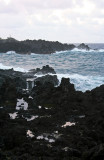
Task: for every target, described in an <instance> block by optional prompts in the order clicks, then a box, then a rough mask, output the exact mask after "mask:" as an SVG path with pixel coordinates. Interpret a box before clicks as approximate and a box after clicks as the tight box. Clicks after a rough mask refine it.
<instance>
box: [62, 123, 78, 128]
mask: <svg viewBox="0 0 104 160" xmlns="http://www.w3.org/2000/svg"><path fill="white" fill-rule="evenodd" d="M74 125H75V123H71V122H66V123H65V124H64V125H62V127H64V128H66V127H67V126H69V127H70V126H74Z"/></svg>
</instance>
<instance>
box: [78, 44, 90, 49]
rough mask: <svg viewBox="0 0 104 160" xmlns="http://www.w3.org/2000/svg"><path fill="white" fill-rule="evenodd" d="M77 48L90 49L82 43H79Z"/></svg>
mask: <svg viewBox="0 0 104 160" xmlns="http://www.w3.org/2000/svg"><path fill="white" fill-rule="evenodd" d="M77 48H78V49H85V50H87V51H89V50H90V47H89V46H88V45H85V44H84V43H81V44H80V45H79V46H78V47H77Z"/></svg>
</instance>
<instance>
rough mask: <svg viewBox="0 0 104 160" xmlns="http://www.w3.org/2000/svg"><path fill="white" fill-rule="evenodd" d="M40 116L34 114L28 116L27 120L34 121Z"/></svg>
mask: <svg viewBox="0 0 104 160" xmlns="http://www.w3.org/2000/svg"><path fill="white" fill-rule="evenodd" d="M38 117H39V116H38V115H37V116H32V117H31V118H26V119H27V121H32V120H34V119H36V118H38Z"/></svg>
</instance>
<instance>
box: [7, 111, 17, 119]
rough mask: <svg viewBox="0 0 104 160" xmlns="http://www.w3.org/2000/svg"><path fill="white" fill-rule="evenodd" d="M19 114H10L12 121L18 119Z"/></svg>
mask: <svg viewBox="0 0 104 160" xmlns="http://www.w3.org/2000/svg"><path fill="white" fill-rule="evenodd" d="M17 113H18V112H14V113H9V116H10V118H11V119H16V117H17Z"/></svg>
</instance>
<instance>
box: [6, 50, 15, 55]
mask: <svg viewBox="0 0 104 160" xmlns="http://www.w3.org/2000/svg"><path fill="white" fill-rule="evenodd" d="M6 54H8V55H11V54H16V52H15V51H8V52H6Z"/></svg>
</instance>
